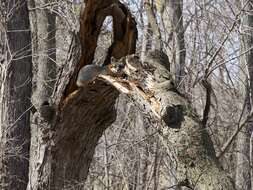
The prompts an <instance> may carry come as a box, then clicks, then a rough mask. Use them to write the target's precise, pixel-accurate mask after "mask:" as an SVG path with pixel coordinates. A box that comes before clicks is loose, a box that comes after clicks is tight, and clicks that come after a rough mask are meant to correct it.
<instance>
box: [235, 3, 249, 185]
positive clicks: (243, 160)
mask: <svg viewBox="0 0 253 190" xmlns="http://www.w3.org/2000/svg"><path fill="white" fill-rule="evenodd" d="M252 3H253V1H244V0H242V1H241V6H245V4H246V6H245V8H244V10H243V14H242V15H241V30H240V32H241V33H240V35H241V36H240V38H241V44H240V46H241V50H240V51H241V53H242V54H243V53H244V54H243V55H242V56H241V59H240V62H241V65H242V67H244V68H247V69H245V71H246V73H249V75H248V76H247V77H246V80H245V90H244V91H245V103H244V104H245V105H244V108H243V109H244V114H245V115H246V116H247V115H249V114H250V113H251V110H252V100H253V99H252V90H253V62H252V60H253V51H252V45H253V31H252V26H253V16H252V14H253V6H252ZM251 132H252V122H249V123H247V126H246V127H245V128H243V129H242V130H241V131H240V132H239V133H238V137H237V146H236V150H237V166H236V188H237V189H238V190H250V189H251V186H252V185H251V183H252V182H251V180H250V179H251V177H250V176H251V167H252V165H251V164H250V136H251Z"/></svg>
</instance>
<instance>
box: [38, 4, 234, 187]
mask: <svg viewBox="0 0 253 190" xmlns="http://www.w3.org/2000/svg"><path fill="white" fill-rule="evenodd" d="M108 15H112V17H113V19H114V20H113V21H114V22H113V25H114V42H113V44H112V46H111V47H110V48H109V51H108V56H107V59H106V60H105V63H104V64H110V66H111V67H110V68H112V70H111V73H112V74H111V75H99V76H98V77H97V80H95V81H93V83H91V84H89V85H87V86H85V87H83V88H77V87H76V85H75V80H76V76H77V73H78V71H79V70H80V68H81V67H82V66H84V65H86V64H91V63H92V60H93V58H94V52H95V49H96V44H97V37H98V34H99V31H100V27H101V25H102V23H103V20H104V19H105V17H106V16H108ZM80 28H81V29H80V42H81V45H82V48H81V58H80V61H79V62H78V63H77V64H72V66H71V67H72V69H73V72H72V74H71V75H70V78H69V80H67V79H68V78H67V79H66V78H62V79H61V80H60V81H59V88H58V90H57V95H58V96H57V97H58V98H57V99H56V101H55V103H56V105H58V107H57V115H56V118H55V120H54V121H53V123H52V129H51V130H52V133H53V134H52V137H51V138H50V139H49V140H48V144H47V148H46V151H45V154H44V158H43V161H42V162H41V164H40V165H39V168H40V171H41V172H40V179H39V181H38V183H39V186H38V188H37V189H65V188H68V187H69V186H74V185H75V189H82V183H83V181H84V180H85V179H86V177H87V174H88V169H89V165H90V162H91V159H92V156H93V153H94V149H95V146H96V144H97V142H98V140H99V137H100V136H101V135H102V133H103V131H104V130H105V129H106V127H107V126H108V125H109V124H111V123H112V122H113V121H114V119H115V113H116V112H115V110H114V104H115V100H116V98H117V96H118V94H119V92H121V93H126V94H128V95H129V97H131V99H132V100H134V102H135V103H136V106H137V107H139V108H140V109H142V110H143V113H146V114H149V117H150V118H152V119H151V120H152V121H153V122H155V123H156V125H158V126H159V127H160V128H161V129H162V130H161V135H162V137H163V138H164V139H165V140H166V142H167V147H168V149H169V150H170V149H172V148H171V147H173V150H174V155H175V160H176V161H177V166H178V167H177V174H178V178H179V179H180V184H178V186H180V185H185V186H190V187H192V188H198V189H205V190H214V189H215V190H234V189H235V188H234V184H233V182H232V181H231V178H230V177H229V176H228V174H227V173H226V172H225V171H224V170H222V168H221V166H220V164H219V162H218V159H217V158H216V156H215V152H214V148H213V144H212V141H211V139H210V137H209V135H208V133H207V131H206V129H205V128H203V126H202V123H201V121H200V120H199V118H198V116H197V115H196V113H195V111H194V110H193V109H192V108H191V106H190V104H189V102H188V101H187V99H186V98H185V97H184V96H183V95H181V94H180V93H178V91H177V90H176V89H175V87H174V85H173V84H174V82H173V79H172V78H173V77H172V75H171V74H170V72H169V71H168V69H167V67H166V65H163V64H164V63H163V62H160V61H161V59H160V54H159V52H157V51H154V52H150V53H149V54H148V56H147V58H146V59H145V60H144V62H141V61H139V57H137V56H134V55H132V56H128V57H126V58H122V59H119V58H121V57H124V56H126V55H127V54H133V53H135V45H136V44H135V43H136V37H137V31H136V24H135V22H134V20H133V18H132V17H131V14H130V12H129V11H128V10H127V9H126V8H125V7H124V5H122V4H121V3H119V2H118V1H117V0H108V1H103V0H86V6H85V10H84V12H83V13H82V15H81V27H80ZM75 48H76V46H72V49H71V51H70V57H69V60H68V61H70V62H71V61H73V59H74V60H75V59H78V56H76V54H75V52H76V49H75ZM111 57H114V58H116V59H119V60H115V59H113V60H112V61H111ZM73 62H75V61H73ZM66 81H69V82H68V83H67V84H66Z"/></svg>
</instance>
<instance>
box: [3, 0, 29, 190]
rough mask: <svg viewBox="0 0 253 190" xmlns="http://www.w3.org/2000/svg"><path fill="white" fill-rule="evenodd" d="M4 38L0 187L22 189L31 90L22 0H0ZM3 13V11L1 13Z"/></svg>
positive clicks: (26, 21) (25, 177)
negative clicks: (3, 0) (1, 0)
mask: <svg viewBox="0 0 253 190" xmlns="http://www.w3.org/2000/svg"><path fill="white" fill-rule="evenodd" d="M1 5H3V7H1V8H3V9H4V10H5V11H6V12H5V13H7V14H8V15H9V17H7V16H6V15H5V16H6V17H5V19H7V20H6V23H5V28H6V31H5V32H6V36H5V37H6V38H5V39H6V41H5V43H4V44H3V45H5V49H4V50H5V51H8V55H6V56H5V61H4V62H3V63H4V64H2V65H1V67H2V73H1V77H2V78H1V81H2V83H1V99H0V105H1V111H0V113H1V116H0V118H1V119H0V130H1V131H0V133H1V135H0V137H1V139H0V142H1V145H0V146H1V155H0V159H1V160H0V175H1V179H0V181H1V182H0V183H1V184H0V188H1V189H3V190H25V189H26V186H27V182H28V168H29V148H30V108H31V101H30V100H31V90H32V58H31V35H30V27H29V17H28V8H27V3H26V1H25V0H20V1H18V2H17V1H15V0H10V1H8V3H4V2H1ZM2 13H3V12H2Z"/></svg>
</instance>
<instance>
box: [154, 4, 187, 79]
mask: <svg viewBox="0 0 253 190" xmlns="http://www.w3.org/2000/svg"><path fill="white" fill-rule="evenodd" d="M160 2H161V3H157V7H158V10H159V12H160V14H161V18H162V23H163V26H164V33H165V41H166V44H169V45H168V46H167V47H166V48H165V49H166V50H167V53H168V56H169V58H170V62H171V63H172V64H171V71H172V72H173V74H175V80H176V83H177V84H179V83H180V82H181V80H182V79H183V77H184V76H185V71H184V68H185V56H186V50H185V41H184V26H183V15H182V11H183V0H177V1H175V0H162V1H160Z"/></svg>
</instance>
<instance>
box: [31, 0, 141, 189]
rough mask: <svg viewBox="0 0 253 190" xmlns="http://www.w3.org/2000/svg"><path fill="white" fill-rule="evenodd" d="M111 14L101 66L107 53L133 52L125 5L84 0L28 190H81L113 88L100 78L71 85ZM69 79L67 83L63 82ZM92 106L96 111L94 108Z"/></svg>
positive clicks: (108, 117)
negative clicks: (110, 41) (67, 70)
mask: <svg viewBox="0 0 253 190" xmlns="http://www.w3.org/2000/svg"><path fill="white" fill-rule="evenodd" d="M107 16H112V17H113V32H114V39H113V44H112V45H111V47H110V48H109V50H108V55H107V58H106V60H105V63H104V64H108V63H109V62H110V60H111V57H112V56H113V57H115V58H120V57H122V56H126V55H127V54H132V53H135V45H136V44H135V43H136V38H137V30H136V24H135V21H134V19H133V18H132V17H131V14H130V12H129V11H128V9H127V8H126V7H125V6H124V5H123V4H121V3H119V2H118V1H117V0H109V1H103V0H97V1H94V0H89V1H86V4H85V9H84V11H83V12H82V13H81V17H80V33H79V35H80V42H81V57H80V56H79V54H80V48H79V46H78V43H79V42H77V41H78V40H77V39H76V38H73V41H72V42H73V43H72V46H71V49H70V52H69V57H68V60H67V62H68V63H69V62H71V63H72V65H70V68H71V71H72V75H68V76H65V77H62V78H61V79H60V80H59V81H58V83H57V85H58V88H57V92H56V93H55V94H56V96H55V98H56V99H55V104H56V107H57V110H56V111H57V113H56V117H55V118H54V120H53V121H52V123H51V128H49V132H48V133H47V134H51V135H52V136H50V135H49V136H50V137H49V139H48V138H47V137H48V136H46V138H43V137H42V138H43V139H44V140H45V141H44V145H45V148H44V149H43V150H38V151H37V153H36V154H37V155H38V156H39V155H42V156H39V159H38V157H37V165H36V168H33V169H35V170H37V172H36V173H37V180H36V181H34V180H33V179H32V176H31V178H30V181H29V182H30V183H29V184H30V186H29V187H28V189H65V188H68V187H70V186H71V187H73V186H74V188H75V189H82V186H83V182H84V180H85V179H86V177H87V174H88V170H89V165H90V162H91V160H92V156H93V153H94V150H95V146H96V144H97V142H98V139H99V137H100V136H101V135H102V133H103V131H104V130H105V129H106V127H107V126H109V125H110V124H111V123H112V122H113V121H114V119H115V115H116V112H115V110H114V104H115V100H116V98H117V96H118V94H119V93H118V92H117V91H116V90H115V88H113V87H112V86H110V85H108V84H106V83H105V82H103V81H96V83H95V84H96V85H94V86H88V87H87V88H85V89H77V86H76V85H75V81H76V77H77V73H78V71H79V70H80V68H81V67H82V66H84V65H86V64H91V63H92V61H93V58H94V53H95V50H96V46H97V40H98V36H99V33H100V29H101V26H102V24H103V21H104V20H105V18H106V17H107ZM67 81H69V82H67ZM97 108H98V109H97Z"/></svg>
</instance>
